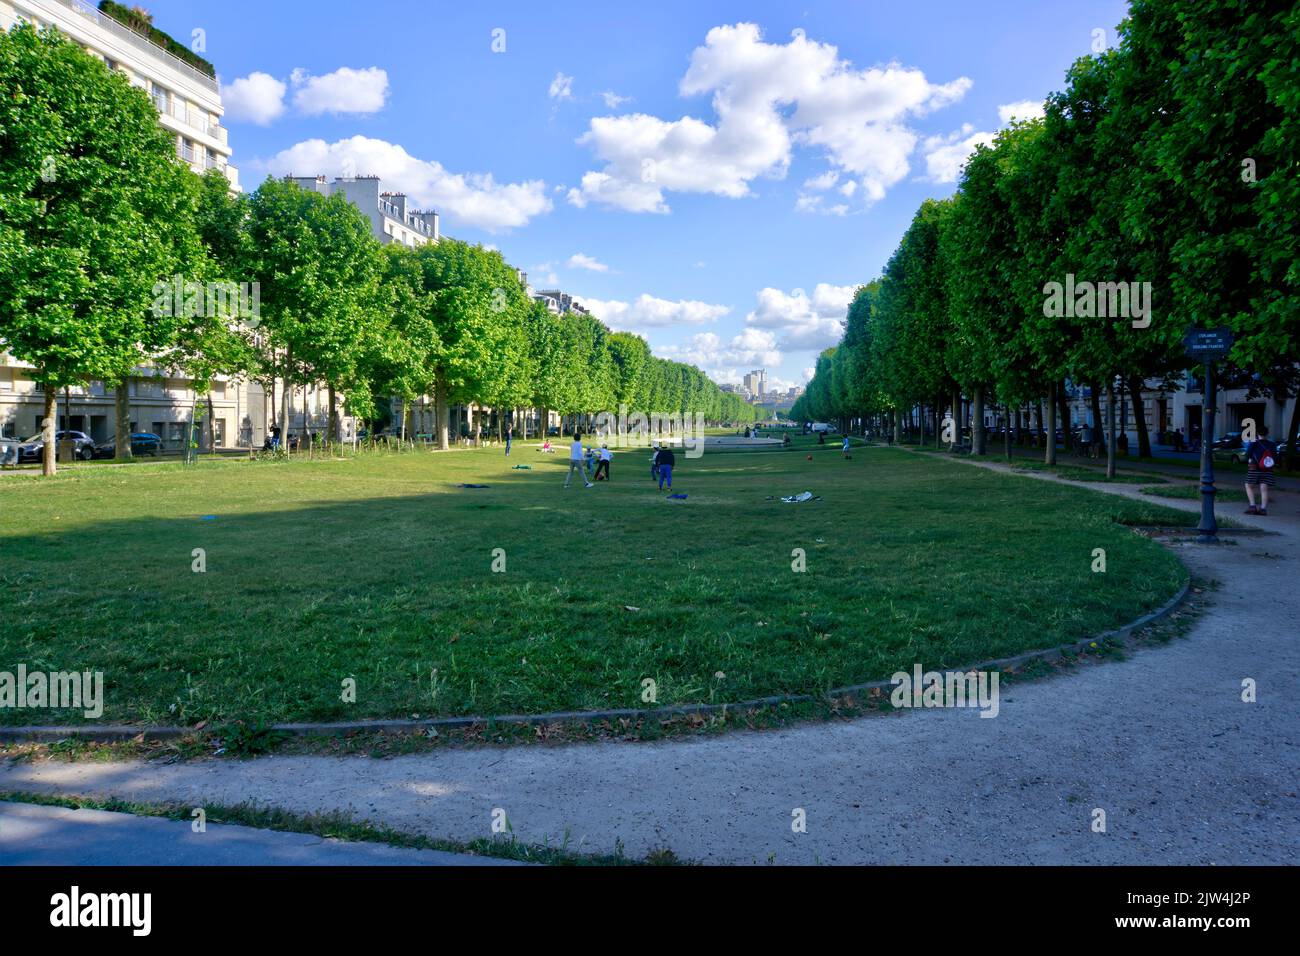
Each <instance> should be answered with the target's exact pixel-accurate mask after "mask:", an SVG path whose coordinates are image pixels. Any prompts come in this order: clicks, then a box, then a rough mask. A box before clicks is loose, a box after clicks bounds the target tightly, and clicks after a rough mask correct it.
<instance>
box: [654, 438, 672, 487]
mask: <svg viewBox="0 0 1300 956" xmlns="http://www.w3.org/2000/svg"><path fill="white" fill-rule="evenodd" d="M655 460H656V461H657V462H658V465H659V490H660V491H663V490H664V483H665V482H667V484H668V490H669V491H672V490H673V466H674V465H676V464H677V459H676V458H675V457H674V456H673V452H672V449H671V448H669V447H668V446H667V445H664V446H663V447H662V448H660V449H659V454H658V455H656V456H655Z"/></svg>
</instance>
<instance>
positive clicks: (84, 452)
mask: <svg viewBox="0 0 1300 956" xmlns="http://www.w3.org/2000/svg"><path fill="white" fill-rule="evenodd" d="M61 441H71V442H72V443H73V448H72V454H73V455H74V456H76V457H77V458H80V459H81V460H82V461H90V459H92V458H94V457H95V442H94V441H93V440H92V439H91V437H90V436H89V435H87V434H86V433H85V432H73V431H61V432H55V433H54V443H55V447H56V448H57V447H58V443H59V442H61ZM44 450H45V436H44V435H43V434H41V433H40V432H37V433H36V434H35V435H32V436H31V437H30V438H24V439H23V441H22V443H21V444H20V445H19V446H18V460H19V461H20V462H23V461H40V460H41V455H42V454H43V453H44Z"/></svg>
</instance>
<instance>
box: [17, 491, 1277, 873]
mask: <svg viewBox="0 0 1300 956" xmlns="http://www.w3.org/2000/svg"><path fill="white" fill-rule="evenodd" d="M1033 477H1036V478H1037V477H1041V478H1042V480H1056V479H1054V478H1051V477H1043V476H1033ZM1105 490H1106V491H1108V492H1111V493H1118V494H1125V495H1129V494H1132V495H1136V494H1137V492H1136V489H1135V488H1127V487H1114V488H1106V489H1105ZM1280 497H1284V499H1285V501H1286V502H1287V504H1286V506H1285V508H1279V509H1275V511H1274V514H1273V516H1272V517H1270V518H1267V519H1259V520H1256V519H1250V518H1244V517H1243V516H1241V515H1240V509H1239V508H1236V507H1233V506H1229V507H1228V508H1226V509H1225V512H1226V513H1227V514H1230V515H1231V516H1232V517H1234V518H1241V519H1242V520H1243V521H1244V522H1246V523H1249V524H1252V525H1258V526H1260V527H1266V528H1268V529H1270V530H1273V531H1276V532H1279V533H1278V534H1276V535H1268V536H1242V537H1240V538H1239V539H1238V540H1239V544H1237V545H1235V546H1220V547H1211V548H1206V547H1200V546H1193V545H1184V546H1181V554H1182V556H1183V557H1184V559H1185V560H1186V561H1187V563H1188V565H1189V566H1190V567H1191V568H1192V569H1193V571H1194V572H1197V573H1200V574H1203V575H1205V576H1207V577H1213V578H1216V579H1217V580H1219V581H1220V582H1222V585H1223V586H1222V587H1221V589H1220V590H1219V591H1217V592H1216V594H1215V599H1214V601H1215V603H1214V604H1213V606H1212V607H1211V608H1210V609H1209V610H1208V611H1207V612H1206V614H1205V615H1204V616H1203V617H1202V618H1201V619H1200V620H1199V621H1198V622H1197V623H1196V625H1195V626H1194V627H1193V628H1192V630H1191V631H1190V632H1189V633H1188V635H1187V636H1186V637H1185V638H1182V639H1177V640H1175V641H1173V642H1171V643H1170V644H1168V645H1166V646H1163V647H1158V648H1152V649H1149V650H1142V651H1139V652H1137V653H1136V654H1134V655H1133V656H1132V657H1131V658H1130V659H1129V660H1127V661H1124V662H1117V663H1103V664H1097V665H1088V666H1083V667H1080V668H1077V669H1075V670H1073V671H1072V672H1069V673H1067V674H1064V675H1062V676H1058V677H1055V678H1052V679H1047V680H1042V681H1037V682H1034V683H1029V684H1024V685H1016V686H1014V687H1012V688H1008V689H1004V691H1003V694H1002V698H1001V707H1000V714H999V716H998V717H997V718H996V719H992V720H989V719H981V718H980V717H979V716H978V713H977V711H975V710H957V709H944V710H919V711H912V712H905V713H901V714H896V715H891V716H886V717H867V718H863V719H859V720H853V721H847V722H844V723H837V724H814V725H805V726H799V727H795V728H791V729H786V730H780V731H766V732H752V733H750V732H741V733H730V734H726V735H723V736H720V737H715V738H707V739H696V740H689V741H664V742H658V743H598V744H580V745H571V746H563V747H544V746H522V747H515V748H510V749H476V750H451V749H448V750H443V751H438V752H435V753H429V754H422V755H415V756H407V757H397V758H392V759H387V760H373V759H370V758H366V757H347V758H332V757H266V758H261V759H257V760H250V761H242V762H241V761H224V760H223V761H199V762H192V763H182V764H174V765H150V764H143V763H114V764H104V763H94V762H78V763H58V762H48V761H47V762H41V763H34V764H22V763H19V764H15V765H11V766H7V767H5V768H4V769H2V770H0V790H7V789H27V790H40V791H47V792H69V793H82V794H97V795H114V796H118V797H122V798H125V799H132V800H149V801H152V800H178V801H182V802H185V803H191V804H193V805H194V806H201V805H202V804H203V803H204V801H213V802H220V803H238V802H241V801H245V800H254V801H256V802H260V803H270V804H274V805H277V806H280V807H284V808H287V809H291V810H296V811H303V812H306V811H323V810H334V809H349V810H353V811H355V812H356V813H357V814H358V815H359V816H362V817H367V818H369V819H371V820H374V821H376V822H379V823H383V824H386V825H388V826H391V827H395V828H397V829H401V830H408V831H412V832H420V833H426V834H429V835H431V836H438V837H450V838H453V839H458V840H469V839H473V838H475V837H480V836H486V835H489V834H490V831H491V824H492V814H493V810H494V809H495V808H501V809H504V810H505V811H506V813H507V815H508V817H509V819H510V822H511V825H512V827H513V829H514V832H515V834H516V835H517V836H518V837H519V838H520V839H522V840H525V841H537V842H541V841H544V840H549V841H550V842H551V843H552V844H554V843H556V842H564V841H565V839H566V837H567V839H568V843H569V846H570V848H573V849H585V850H589V851H591V852H607V851H610V850H612V849H613V848H614V846H615V842H616V841H621V842H622V844H623V845H624V847H625V848H626V851H627V852H628V854H629V855H632V856H640V855H642V854H644V853H647V852H649V851H651V850H654V849H657V848H662V847H668V848H671V849H672V850H674V851H675V852H676V853H677V854H678V855H679V856H681V857H684V858H687V859H692V860H697V861H702V862H708V863H763V862H767V861H768V860H774V861H775V862H777V863H838V864H864V863H867V864H869V863H995V864H1003V863H1005V864H1011V863H1044V864H1050V863H1094V864H1120V863H1132V864H1136V863H1145V864H1229V863H1293V862H1294V861H1295V860H1296V859H1297V858H1300V799H1297V787H1298V785H1300V719H1298V718H1297V705H1296V701H1297V700H1300V679H1298V676H1297V675H1300V641H1297V631H1298V629H1297V627H1296V626H1295V620H1296V618H1297V616H1298V614H1300V597H1298V596H1297V590H1298V589H1297V574H1296V561H1297V558H1300V520H1298V516H1297V514H1296V510H1297V509H1296V505H1295V504H1293V503H1292V496H1289V495H1288V496H1280ZM1161 503H1162V504H1168V505H1169V506H1171V507H1184V508H1187V509H1195V508H1196V507H1197V504H1196V503H1195V502H1179V501H1167V502H1166V501H1162V502H1161ZM1245 678H1252V679H1253V680H1254V681H1255V682H1256V683H1257V687H1258V690H1257V693H1258V701H1257V702H1255V703H1244V702H1243V701H1242V699H1241V696H1242V681H1243V679H1245ZM797 810H802V811H803V813H804V815H805V816H806V832H802V833H796V832H793V829H792V826H791V824H792V820H793V819H794V818H795V817H794V814H795V813H796V811H797ZM1096 810H1104V811H1105V814H1106V832H1104V833H1102V832H1094V830H1093V826H1092V824H1093V821H1094V818H1095V811H1096ZM249 862H256V860H250V861H249Z"/></svg>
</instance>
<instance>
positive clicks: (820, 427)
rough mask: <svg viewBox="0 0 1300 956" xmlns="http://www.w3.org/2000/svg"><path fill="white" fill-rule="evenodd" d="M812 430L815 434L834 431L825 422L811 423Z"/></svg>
mask: <svg viewBox="0 0 1300 956" xmlns="http://www.w3.org/2000/svg"><path fill="white" fill-rule="evenodd" d="M812 430H813V431H815V432H827V433H829V432H832V431H834V430H835V429H833V428H832V427H831V426H830V425H828V424H826V422H813V423H812Z"/></svg>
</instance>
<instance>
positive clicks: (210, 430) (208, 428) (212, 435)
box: [203, 392, 217, 454]
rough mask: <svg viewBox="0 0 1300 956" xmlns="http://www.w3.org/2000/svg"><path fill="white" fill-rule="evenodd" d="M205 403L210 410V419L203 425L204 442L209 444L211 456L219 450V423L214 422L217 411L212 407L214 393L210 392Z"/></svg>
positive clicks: (204, 400)
mask: <svg viewBox="0 0 1300 956" xmlns="http://www.w3.org/2000/svg"><path fill="white" fill-rule="evenodd" d="M203 402H204V404H205V405H207V408H208V417H207V420H206V421H205V422H204V423H203V436H204V438H203V440H204V441H205V442H206V443H207V446H208V453H209V454H211V453H212V452H214V451H216V450H217V423H216V421H215V420H214V419H215V412H216V409H215V408H214V407H213V405H212V392H208V394H207V395H206V396H205V397H204V399H203Z"/></svg>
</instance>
